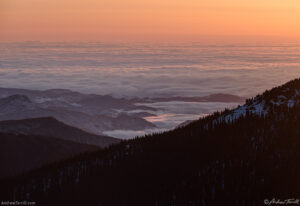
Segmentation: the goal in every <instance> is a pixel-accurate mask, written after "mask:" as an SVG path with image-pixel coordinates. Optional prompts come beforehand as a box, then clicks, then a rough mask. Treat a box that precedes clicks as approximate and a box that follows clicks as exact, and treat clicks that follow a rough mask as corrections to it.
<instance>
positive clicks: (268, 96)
mask: <svg viewBox="0 0 300 206" xmlns="http://www.w3.org/2000/svg"><path fill="white" fill-rule="evenodd" d="M296 104H300V79H296V80H293V81H290V82H288V83H286V84H285V85H283V86H280V87H276V88H273V89H272V90H267V91H265V92H264V93H263V94H261V95H257V96H256V97H254V98H252V99H248V100H246V103H245V104H244V105H243V106H239V107H237V108H236V109H233V110H227V111H225V112H224V114H223V115H222V116H221V117H219V118H218V119H217V120H216V121H218V122H220V121H223V120H225V121H226V122H233V121H235V120H237V119H238V118H240V117H242V116H245V115H246V114H247V113H249V114H253V115H264V116H265V115H266V114H267V113H268V112H269V111H270V110H271V109H272V108H274V107H279V106H287V107H289V108H291V107H293V106H295V105H296Z"/></svg>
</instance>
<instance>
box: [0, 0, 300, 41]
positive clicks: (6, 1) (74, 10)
mask: <svg viewBox="0 0 300 206" xmlns="http://www.w3.org/2000/svg"><path fill="white" fill-rule="evenodd" d="M299 22H300V1H299V0H172V1H170V0H168V1H167V0H0V41H31V40H33V41H37V40H39V41H75V40H79V41H102V40H148V39H165V40H170V39H178V40H191V39H193V40H194V39H195V40H199V39H201V38H202V39H205V38H209V37H219V36H222V37H223V38H224V39H225V38H228V39H235V38H237V37H239V38H252V39H256V38H257V39H263V38H265V39H270V38H282V39H294V40H295V39H296V40H297V39H300V23H299Z"/></svg>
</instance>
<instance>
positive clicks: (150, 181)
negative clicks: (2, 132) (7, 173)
mask: <svg viewBox="0 0 300 206" xmlns="http://www.w3.org/2000/svg"><path fill="white" fill-rule="evenodd" d="M299 125H300V79H296V80H293V81H290V82H288V83H287V84H285V85H283V86H280V87H276V88H273V89H272V90H269V91H266V92H264V93H263V94H261V95H258V96H256V97H254V98H252V99H248V100H247V101H246V104H244V105H243V106H240V107H237V108H235V109H232V110H229V109H227V110H224V111H223V112H215V113H213V114H211V115H208V116H206V117H203V118H201V119H199V120H197V121H192V122H190V123H187V124H186V125H182V126H180V127H178V128H176V129H174V130H171V131H168V132H164V133H160V134H153V135H146V136H145V137H141V138H136V139H132V140H128V141H122V142H120V143H119V144H116V145H112V146H110V147H109V148H107V149H104V150H102V151H98V152H93V153H89V154H85V155H81V156H79V157H75V158H72V159H69V160H67V161H63V162H58V163H56V164H52V165H49V166H46V167H43V168H41V169H39V170H36V171H33V172H31V173H28V174H26V175H24V176H21V177H17V178H15V179H13V180H3V181H2V182H1V184H0V185H1V186H0V195H1V198H0V199H9V200H20V199H22V200H31V201H37V202H39V203H40V204H42V205H67V204H68V205H112V206H114V205H131V206H134V205H136V206H140V205H157V206H161V205H168V206H169V205H170V206H171V205H193V206H194V205H264V204H266V200H272V199H273V198H276V199H279V200H286V199H297V198H299V194H300V189H299V182H300V176H299V174H300V141H299V138H300V130H299Z"/></svg>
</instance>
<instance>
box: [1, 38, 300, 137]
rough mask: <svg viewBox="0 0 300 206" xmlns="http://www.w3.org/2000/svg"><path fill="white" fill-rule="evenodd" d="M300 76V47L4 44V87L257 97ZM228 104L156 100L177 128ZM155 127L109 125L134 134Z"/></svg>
mask: <svg viewBox="0 0 300 206" xmlns="http://www.w3.org/2000/svg"><path fill="white" fill-rule="evenodd" d="M297 77H300V45H284V44H281V45H205V44H197V43H168V44H166V43H164V44H163V43H135V44H132V43H123V44H120V43H118V44H117V43H115V44H113V43H41V42H19V43H0V87H6V88H26V89H40V90H44V89H52V88H64V89H71V90H74V91H80V92H84V93H96V94H111V95H113V96H116V97H169V96H205V95H209V94H213V93H229V94H235V95H239V96H243V97H250V96H253V95H256V94H257V93H259V92H263V91H264V90H265V89H270V88H272V87H274V86H277V85H280V84H283V83H285V82H287V81H289V80H291V79H294V78H297ZM235 105H236V104H228V103H206V104H204V103H203V104H201V103H199V104H193V103H179V102H168V103H154V104H151V105H149V106H152V107H156V108H158V109H159V110H158V111H157V112H156V114H155V115H157V116H156V117H151V118H148V119H147V120H148V121H151V122H153V123H155V124H156V125H158V126H159V128H158V130H159V131H160V130H161V129H170V128H173V127H174V126H176V125H178V123H181V122H183V121H185V120H188V119H196V118H198V117H199V116H203V115H205V114H207V113H210V112H213V111H215V110H221V109H223V108H225V107H233V106H235ZM149 132H153V131H152V130H151V131H108V132H107V134H109V135H113V136H118V137H123V138H124V137H132V136H135V135H140V134H145V133H149Z"/></svg>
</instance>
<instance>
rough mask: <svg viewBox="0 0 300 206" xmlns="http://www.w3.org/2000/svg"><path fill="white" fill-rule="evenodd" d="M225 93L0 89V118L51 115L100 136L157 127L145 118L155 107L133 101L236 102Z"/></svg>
mask: <svg viewBox="0 0 300 206" xmlns="http://www.w3.org/2000/svg"><path fill="white" fill-rule="evenodd" d="M242 100H243V98H241V97H238V96H234V95H229V94H215V95H210V96H206V97H170V98H153V99H149V98H146V99H130V98H127V99H126V98H115V97H112V96H109V95H96V94H82V93H79V92H74V91H70V90H66V89H51V90H45V91H38V90H25V89H13V88H0V120H21V119H28V118H41V117H53V118H55V119H57V120H59V121H61V122H63V123H65V124H67V125H70V126H73V127H77V128H79V129H81V130H84V131H86V132H89V133H93V134H98V135H103V134H104V132H105V131H111V130H146V129H154V128H156V127H157V126H156V125H155V124H153V123H151V122H149V121H147V120H146V119H144V118H145V117H147V116H155V114H153V113H151V112H154V111H155V110H156V109H155V108H153V107H149V106H142V105H138V104H137V103H146V102H147V103H149V102H155V101H187V102H190V101H201V102H203V101H207V102H220V101H221V102H222V101H223V102H240V101H242Z"/></svg>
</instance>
